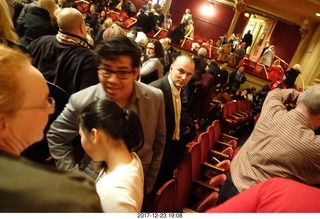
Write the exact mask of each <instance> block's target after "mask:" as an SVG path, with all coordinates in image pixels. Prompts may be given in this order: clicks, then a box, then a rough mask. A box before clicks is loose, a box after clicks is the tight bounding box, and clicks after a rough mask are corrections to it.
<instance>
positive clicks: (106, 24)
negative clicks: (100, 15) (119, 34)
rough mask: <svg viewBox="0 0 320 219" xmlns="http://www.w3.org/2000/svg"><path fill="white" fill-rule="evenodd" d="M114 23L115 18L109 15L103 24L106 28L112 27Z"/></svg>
mask: <svg viewBox="0 0 320 219" xmlns="http://www.w3.org/2000/svg"><path fill="white" fill-rule="evenodd" d="M112 24H113V20H112V18H110V17H108V18H107V19H106V20H105V21H104V22H103V26H104V28H106V29H107V28H109V27H111V26H112Z"/></svg>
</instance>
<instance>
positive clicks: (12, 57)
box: [0, 45, 31, 115]
mask: <svg viewBox="0 0 320 219" xmlns="http://www.w3.org/2000/svg"><path fill="white" fill-rule="evenodd" d="M27 65H31V59H30V57H28V56H27V55H25V54H23V53H22V52H20V51H18V50H15V49H11V48H8V47H6V46H3V45H0V112H2V113H6V114H8V115H12V114H14V113H15V112H16V111H17V110H18V109H19V108H20V107H21V106H22V104H23V100H24V99H23V97H24V90H23V87H22V86H21V85H22V83H23V79H22V77H24V76H23V74H21V73H22V72H21V69H24V68H25V67H26V66H27Z"/></svg>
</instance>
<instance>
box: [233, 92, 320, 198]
mask: <svg viewBox="0 0 320 219" xmlns="http://www.w3.org/2000/svg"><path fill="white" fill-rule="evenodd" d="M299 94H300V93H299V92H298V91H296V90H293V89H287V90H280V89H275V90H273V91H270V92H269V94H268V96H267V97H266V99H265V102H264V104H263V109H262V112H261V115H260V117H259V120H258V122H257V124H256V126H255V128H254V130H253V132H252V133H251V136H250V137H249V138H248V140H247V141H246V142H245V144H244V145H243V146H242V148H241V149H240V151H239V153H238V154H237V156H236V157H235V158H234V160H233V161H232V164H231V177H232V180H233V182H234V185H235V186H236V188H237V189H238V191H239V192H242V191H243V190H245V189H248V188H249V187H251V186H253V185H255V184H257V183H259V182H262V181H264V180H266V179H269V178H271V177H277V176H278V177H283V178H289V179H293V180H296V181H299V182H302V183H306V184H320V174H319V172H320V136H317V135H315V133H314V131H313V130H312V129H311V126H310V122H309V120H308V119H307V118H306V117H305V116H303V115H302V114H301V113H299V112H297V111H296V110H294V109H293V110H290V111H287V109H286V107H285V105H284V103H288V102H291V103H294V102H295V101H296V99H297V98H298V96H299Z"/></svg>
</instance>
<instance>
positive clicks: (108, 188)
mask: <svg viewBox="0 0 320 219" xmlns="http://www.w3.org/2000/svg"><path fill="white" fill-rule="evenodd" d="M131 154H132V157H133V160H132V161H131V162H130V163H129V164H126V165H122V166H120V167H118V168H116V169H115V170H113V171H112V172H110V173H108V174H106V172H105V170H104V169H103V170H102V171H101V173H100V174H99V177H98V178H97V181H96V189H97V193H98V195H99V197H100V201H101V206H102V209H103V211H104V212H109V213H137V212H140V211H141V208H142V201H143V183H144V177H143V176H144V175H143V169H142V164H141V161H140V159H139V157H138V155H137V154H136V153H134V152H133V153H131Z"/></svg>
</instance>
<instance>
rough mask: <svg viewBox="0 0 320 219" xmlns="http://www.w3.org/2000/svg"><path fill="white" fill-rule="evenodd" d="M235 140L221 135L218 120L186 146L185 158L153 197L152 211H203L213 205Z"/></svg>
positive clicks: (227, 167)
mask: <svg viewBox="0 0 320 219" xmlns="http://www.w3.org/2000/svg"><path fill="white" fill-rule="evenodd" d="M237 141H238V139H237V138H235V137H233V136H230V135H227V134H223V133H221V127H220V121H219V120H215V121H213V123H212V124H211V125H209V126H208V127H207V129H206V131H204V132H202V133H201V134H200V135H199V137H198V139H197V140H196V141H193V142H190V143H189V144H188V145H187V147H188V152H189V153H188V156H187V157H185V158H184V159H183V160H182V161H181V162H180V163H179V164H178V166H177V167H176V169H175V171H174V175H173V179H171V180H169V181H168V182H166V183H165V184H164V185H163V186H162V187H161V188H160V189H159V190H158V192H157V194H156V197H155V201H154V212H205V211H206V210H207V209H208V208H210V207H213V206H215V205H216V200H217V198H218V195H219V190H220V187H221V186H222V184H223V182H224V181H225V180H226V178H227V175H228V174H229V173H230V165H231V161H232V159H233V157H234V156H235V154H236V153H237V149H236V147H237Z"/></svg>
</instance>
